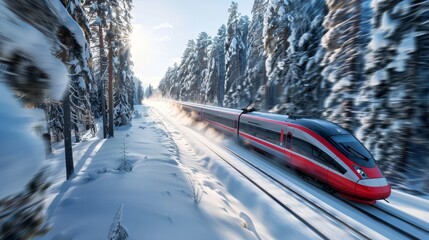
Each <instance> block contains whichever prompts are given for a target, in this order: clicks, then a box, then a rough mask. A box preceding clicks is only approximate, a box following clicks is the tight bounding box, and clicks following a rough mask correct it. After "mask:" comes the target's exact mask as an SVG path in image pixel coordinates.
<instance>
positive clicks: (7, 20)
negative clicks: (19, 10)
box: [0, 0, 68, 99]
mask: <svg viewBox="0 0 429 240" xmlns="http://www.w3.org/2000/svg"><path fill="white" fill-rule="evenodd" d="M59 4H61V3H59ZM67 16H68V14H67ZM0 22H1V24H0V39H1V47H0V55H1V56H2V58H4V59H8V58H12V57H13V54H15V53H17V52H20V53H21V54H23V55H24V56H26V57H27V58H29V60H31V61H32V63H33V64H34V65H35V66H37V67H38V68H40V69H41V70H42V71H44V72H45V73H46V74H47V75H48V77H49V79H50V85H51V88H50V92H49V93H50V94H51V96H52V97H54V98H57V99H60V98H61V97H62V95H63V91H64V89H65V86H66V84H67V81H68V77H67V69H66V68H65V66H64V65H63V64H62V63H61V61H59V60H58V59H56V58H55V57H54V56H52V54H51V49H52V48H53V47H52V45H51V43H49V41H48V39H46V38H45V36H44V35H43V34H42V33H41V32H39V31H38V30H37V29H35V28H34V27H32V26H31V25H29V24H28V23H26V22H24V21H22V20H20V18H19V17H18V16H17V15H16V14H15V13H13V12H11V11H10V10H9V9H8V8H7V6H6V5H5V3H4V2H3V0H1V1H0Z"/></svg>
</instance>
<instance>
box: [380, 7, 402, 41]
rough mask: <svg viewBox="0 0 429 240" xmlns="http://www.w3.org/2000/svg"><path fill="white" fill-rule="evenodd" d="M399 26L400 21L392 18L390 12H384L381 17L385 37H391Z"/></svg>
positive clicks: (381, 26) (381, 29)
mask: <svg viewBox="0 0 429 240" xmlns="http://www.w3.org/2000/svg"><path fill="white" fill-rule="evenodd" d="M397 27H398V23H397V22H395V21H394V20H392V19H391V18H390V16H389V13H388V12H384V13H383V16H382V18H381V25H380V27H379V29H380V31H382V32H383V33H385V37H390V36H391V35H392V33H394V32H395V30H396V28H397Z"/></svg>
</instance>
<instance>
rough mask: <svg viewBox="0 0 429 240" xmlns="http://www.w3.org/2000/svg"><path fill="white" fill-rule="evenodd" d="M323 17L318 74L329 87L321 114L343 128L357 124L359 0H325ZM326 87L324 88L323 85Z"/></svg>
mask: <svg viewBox="0 0 429 240" xmlns="http://www.w3.org/2000/svg"><path fill="white" fill-rule="evenodd" d="M326 3H327V5H328V15H327V16H326V18H325V20H324V23H323V25H324V27H325V28H326V30H327V32H326V34H325V35H324V36H323V39H322V44H323V47H324V48H325V49H326V54H325V57H324V59H323V63H322V64H323V66H324V69H323V72H322V75H323V77H324V80H325V81H326V83H327V84H326V86H329V85H332V87H331V88H330V89H329V90H330V93H329V96H328V97H327V98H326V100H325V111H324V113H323V114H324V116H325V117H326V118H327V119H329V120H331V121H334V122H336V123H338V124H340V125H342V126H343V127H345V128H346V129H349V130H352V129H354V128H355V127H356V126H357V122H356V116H355V114H354V104H355V102H354V100H355V98H356V95H357V89H359V86H360V84H361V82H362V80H363V79H362V71H360V70H361V69H362V67H361V65H362V64H363V63H362V61H361V59H362V57H361V54H364V53H363V52H362V51H361V50H362V42H361V36H362V29H361V22H362V20H361V18H362V4H361V3H362V1H358V0H351V1H339V0H328V1H327V2H326ZM325 89H326V88H325Z"/></svg>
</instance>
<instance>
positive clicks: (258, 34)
mask: <svg viewBox="0 0 429 240" xmlns="http://www.w3.org/2000/svg"><path fill="white" fill-rule="evenodd" d="M266 8H267V0H255V3H254V4H253V8H252V21H251V23H250V26H249V33H248V35H247V40H246V42H247V49H248V51H247V55H248V57H247V65H246V78H245V80H244V83H243V92H242V93H243V95H244V97H245V99H248V100H253V102H255V104H256V105H257V108H259V109H262V108H263V106H264V103H263V100H264V87H265V84H266V83H267V79H268V78H267V76H266V71H265V61H266V56H265V55H264V44H263V38H264V36H263V29H264V25H263V23H264V14H265V11H266Z"/></svg>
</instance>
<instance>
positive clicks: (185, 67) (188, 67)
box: [178, 40, 196, 101]
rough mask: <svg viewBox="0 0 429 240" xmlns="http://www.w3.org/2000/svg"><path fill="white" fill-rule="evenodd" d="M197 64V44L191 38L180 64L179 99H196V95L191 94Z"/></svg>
mask: <svg viewBox="0 0 429 240" xmlns="http://www.w3.org/2000/svg"><path fill="white" fill-rule="evenodd" d="M195 66H196V44H195V41H194V40H189V41H188V44H187V45H186V49H185V51H184V53H183V56H182V61H181V63H180V65H179V73H178V79H179V85H178V87H179V89H180V90H179V95H178V97H179V100H184V101H194V100H195V96H194V95H191V86H192V83H193V82H195V81H196V80H195V78H196V76H195Z"/></svg>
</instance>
